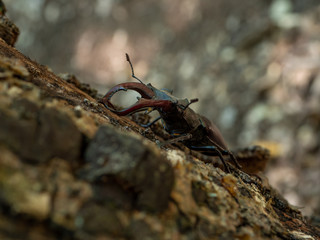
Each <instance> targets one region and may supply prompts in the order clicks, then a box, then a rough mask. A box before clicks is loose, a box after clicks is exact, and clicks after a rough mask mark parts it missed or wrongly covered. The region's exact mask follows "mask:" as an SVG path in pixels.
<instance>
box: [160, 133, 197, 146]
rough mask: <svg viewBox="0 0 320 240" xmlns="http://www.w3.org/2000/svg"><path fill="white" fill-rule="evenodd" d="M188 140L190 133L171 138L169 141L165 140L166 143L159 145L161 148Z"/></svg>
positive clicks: (190, 136)
mask: <svg viewBox="0 0 320 240" xmlns="http://www.w3.org/2000/svg"><path fill="white" fill-rule="evenodd" d="M190 138H192V135H191V134H190V133H186V134H182V135H180V136H179V137H176V138H172V139H169V140H167V141H165V142H163V143H160V147H163V146H165V145H168V144H172V143H176V142H181V141H185V140H188V139H190Z"/></svg>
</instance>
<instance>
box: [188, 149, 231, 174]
mask: <svg viewBox="0 0 320 240" xmlns="http://www.w3.org/2000/svg"><path fill="white" fill-rule="evenodd" d="M188 147H189V148H190V149H191V150H195V151H199V152H201V153H202V154H205V155H209V156H210V155H211V156H218V157H219V158H220V160H221V162H222V164H223V166H224V168H225V169H226V171H227V172H228V173H230V172H231V171H230V168H229V167H228V165H227V163H226V161H225V160H224V158H223V156H222V153H221V151H220V150H219V149H218V148H217V147H215V146H188ZM208 153H211V154H208Z"/></svg>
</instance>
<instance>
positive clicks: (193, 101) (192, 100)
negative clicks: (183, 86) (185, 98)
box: [185, 98, 199, 109]
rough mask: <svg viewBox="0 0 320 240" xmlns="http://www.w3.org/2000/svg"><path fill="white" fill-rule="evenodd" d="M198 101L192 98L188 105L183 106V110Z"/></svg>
mask: <svg viewBox="0 0 320 240" xmlns="http://www.w3.org/2000/svg"><path fill="white" fill-rule="evenodd" d="M198 101H199V99H198V98H193V99H191V100H190V102H189V103H188V105H187V106H185V109H187V107H189V106H190V105H191V104H192V103H195V102H198Z"/></svg>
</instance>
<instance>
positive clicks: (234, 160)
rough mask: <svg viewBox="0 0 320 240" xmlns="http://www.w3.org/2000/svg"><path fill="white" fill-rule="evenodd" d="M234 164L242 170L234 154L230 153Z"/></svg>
mask: <svg viewBox="0 0 320 240" xmlns="http://www.w3.org/2000/svg"><path fill="white" fill-rule="evenodd" d="M228 153H229V156H230V158H231V160H232V162H233V163H234V164H235V165H236V167H237V168H239V169H242V166H241V165H240V164H239V163H238V161H237V159H236V157H235V156H234V155H233V154H232V152H228Z"/></svg>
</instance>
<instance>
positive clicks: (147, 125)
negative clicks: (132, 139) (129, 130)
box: [140, 116, 161, 128]
mask: <svg viewBox="0 0 320 240" xmlns="http://www.w3.org/2000/svg"><path fill="white" fill-rule="evenodd" d="M160 119H161V116H160V117H157V118H156V119H155V120H153V121H152V122H150V123H148V124H140V126H141V127H144V128H148V127H150V126H152V125H153V124H155V123H156V122H157V121H159V120H160Z"/></svg>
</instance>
